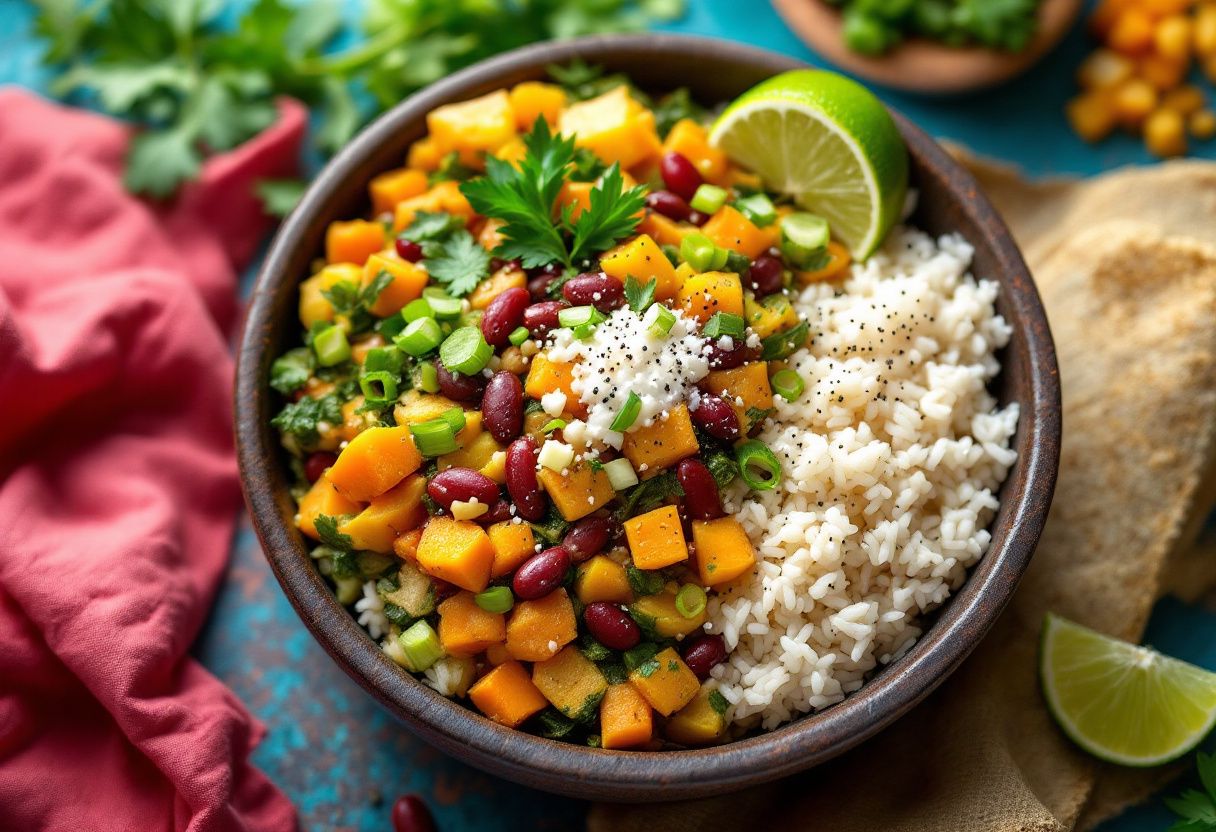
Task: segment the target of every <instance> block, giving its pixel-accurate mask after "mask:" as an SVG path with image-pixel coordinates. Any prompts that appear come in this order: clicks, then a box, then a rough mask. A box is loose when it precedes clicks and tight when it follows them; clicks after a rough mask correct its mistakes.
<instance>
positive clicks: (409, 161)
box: [405, 136, 443, 172]
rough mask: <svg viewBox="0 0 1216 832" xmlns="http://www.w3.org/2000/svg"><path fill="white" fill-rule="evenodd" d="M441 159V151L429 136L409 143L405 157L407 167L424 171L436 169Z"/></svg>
mask: <svg viewBox="0 0 1216 832" xmlns="http://www.w3.org/2000/svg"><path fill="white" fill-rule="evenodd" d="M442 161H443V153H442V152H441V151H440V150H439V147H438V146H437V145H436V144H435V140H434V139H432V138H431V137H430V136H427V137H425V138H422V139H419V140H418V141H416V142H414V143H413V144H412V145H410V149H409V152H408V153H407V154H406V157H405V164H406V166H407V167H411V168H414V169H415V170H420V171H424V172H429V171H433V170H435V169H437V168H438V167H439V163H440V162H442Z"/></svg>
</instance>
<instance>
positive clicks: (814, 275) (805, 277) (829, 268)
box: [794, 114, 1115, 286]
mask: <svg viewBox="0 0 1216 832" xmlns="http://www.w3.org/2000/svg"><path fill="white" fill-rule="evenodd" d="M1110 118H1111V129H1113V128H1114V124H1115V121H1114V115H1113V114H1111V117H1110ZM1078 132H1079V131H1078ZM1107 132H1109V129H1108V131H1107ZM1081 138H1083V139H1086V136H1085V135H1084V134H1082V135H1081ZM1086 140H1087V141H1096V139H1095V140H1090V139H1086ZM852 263H853V255H851V254H850V253H849V250H848V249H847V248H845V247H844V246H843V245H841V244H840V243H838V242H836V241H835V240H832V241H831V242H829V243H828V262H827V263H825V264H824V265H822V266H820V267H819V268H818V269H814V270H812V271H809V272H794V277H795V278H797V279H798V282H799V283H801V284H803V285H804V286H805V285H806V284H807V283H818V282H820V281H821V280H835V279H836V278H838V277H844V275H845V272H846V271H848V268H849V266H850V265H852Z"/></svg>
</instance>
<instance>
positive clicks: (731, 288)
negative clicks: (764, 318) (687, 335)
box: [676, 272, 744, 323]
mask: <svg viewBox="0 0 1216 832" xmlns="http://www.w3.org/2000/svg"><path fill="white" fill-rule="evenodd" d="M676 299H677V301H678V303H679V305H680V306H682V307H683V308H684V311H685V312H686V313H687V314H689V315H691V316H692V317H694V318H696V319H697V320H698V321H700V322H701V323H705V322H706V321H708V320H709V319H710V318H712V317H713V315H714V313H715V312H729V313H731V314H732V315H738V316H740V317H742V316H743V312H744V309H743V281H741V280H740V279H739V275H737V274H732V273H730V272H703V273H701V274H694V275H691V276H689V277H688V278H687V279H686V280H684V282H683V283H681V284H680V289H679V292H678V293H677V295H676Z"/></svg>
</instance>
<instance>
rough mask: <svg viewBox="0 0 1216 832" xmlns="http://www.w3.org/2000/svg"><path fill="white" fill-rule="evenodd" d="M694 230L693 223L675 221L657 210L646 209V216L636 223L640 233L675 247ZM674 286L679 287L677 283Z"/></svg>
mask: <svg viewBox="0 0 1216 832" xmlns="http://www.w3.org/2000/svg"><path fill="white" fill-rule="evenodd" d="M696 230H697V227H696V226H695V225H691V224H689V223H679V222H676V221H675V220H673V219H669V218H668V217H665V216H663V215H662V214H660V213H658V212H657V211H647V212H646V216H645V217H643V218H642V221H641V222H640V223H638V231H639V232H640V233H642V234H649V235H650V237H651V239H653V240H654V241H655V242H656V243H658V244H659V245H662V246H676V247H677V248H679V246H680V243H682V242H684V238H685V237H687V236H688V235H689V234H691V233H692V232H694V231H696ZM676 288H677V289H678V288H679V285H678V284H677V286H676Z"/></svg>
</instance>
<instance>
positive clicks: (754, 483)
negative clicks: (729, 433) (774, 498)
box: [735, 439, 781, 491]
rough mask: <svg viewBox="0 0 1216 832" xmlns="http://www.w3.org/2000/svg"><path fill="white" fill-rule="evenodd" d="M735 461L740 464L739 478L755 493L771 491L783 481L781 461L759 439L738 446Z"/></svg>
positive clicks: (749, 440)
mask: <svg viewBox="0 0 1216 832" xmlns="http://www.w3.org/2000/svg"><path fill="white" fill-rule="evenodd" d="M735 461H736V462H738V463H739V476H741V477H743V481H744V482H745V483H747V487H748V488H751V489H752V490H754V491H771V490H772V489H774V488H776V487H777V483H778V482H780V481H781V460H779V459H777V455H776V454H775V453H773V452H772V451H771V450H769V447H768V446H767V445H765V444H764V443H763V442H761V441H760V440H758V439H748V440H746V441H743V442H740V443H739V444H738V445H736V446H735Z"/></svg>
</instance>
